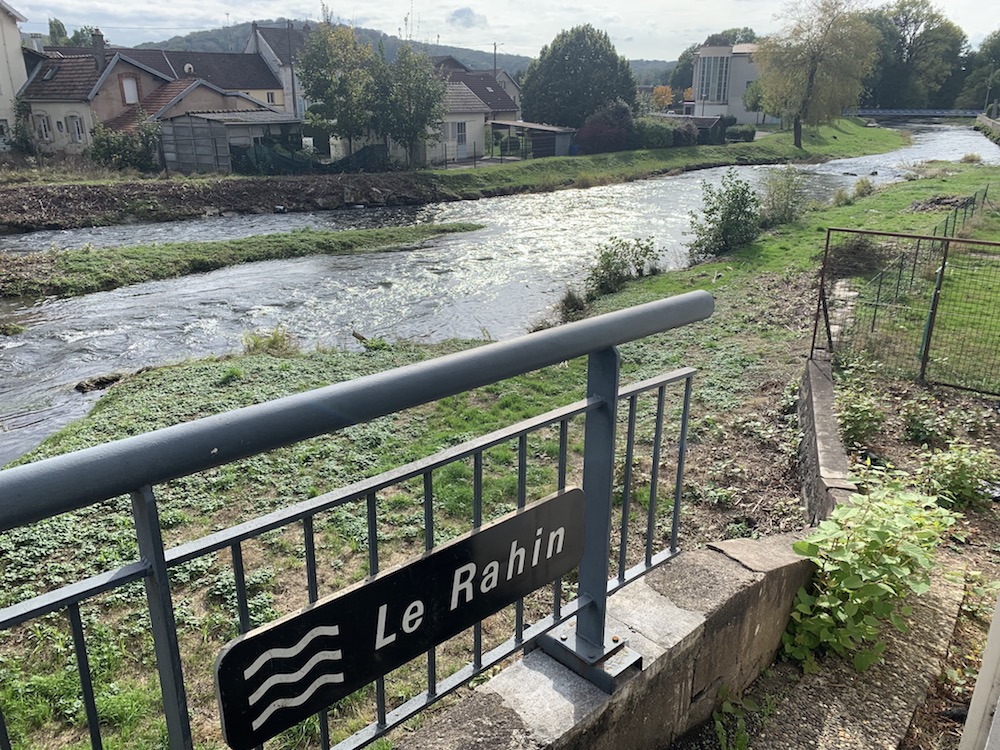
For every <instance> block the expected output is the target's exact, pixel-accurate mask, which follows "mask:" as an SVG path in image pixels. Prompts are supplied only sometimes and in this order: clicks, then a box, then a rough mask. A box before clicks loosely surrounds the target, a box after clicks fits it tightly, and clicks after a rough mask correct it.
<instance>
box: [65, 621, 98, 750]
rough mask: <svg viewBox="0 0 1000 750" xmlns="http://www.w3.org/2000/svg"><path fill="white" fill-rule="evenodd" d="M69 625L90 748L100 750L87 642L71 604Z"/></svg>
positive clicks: (81, 623) (81, 622) (81, 624)
mask: <svg viewBox="0 0 1000 750" xmlns="http://www.w3.org/2000/svg"><path fill="white" fill-rule="evenodd" d="M66 610H67V612H68V613H69V625H70V629H71V630H72V631H73V650H74V651H75V652H76V668H77V671H79V673H80V690H81V692H83V706H84V709H85V711H86V713H87V729H88V730H90V746H91V747H92V748H94V750H101V748H102V747H103V745H102V744H101V725H100V722H99V721H98V718H97V703H96V702H95V701H94V681H93V678H92V677H91V676H90V662H89V660H88V659H87V642H86V640H85V639H84V637H83V620H82V619H81V617H80V605H79V604H77V603H76V602H73V603H72V604H70V605H69V607H67V608H66Z"/></svg>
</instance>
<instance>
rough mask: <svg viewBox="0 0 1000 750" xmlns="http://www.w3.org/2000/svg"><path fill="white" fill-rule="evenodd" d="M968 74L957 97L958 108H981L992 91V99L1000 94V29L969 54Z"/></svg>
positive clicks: (956, 104) (956, 105)
mask: <svg viewBox="0 0 1000 750" xmlns="http://www.w3.org/2000/svg"><path fill="white" fill-rule="evenodd" d="M967 70H968V76H967V77H966V79H965V81H964V83H963V86H962V91H961V93H959V95H958V97H957V98H956V99H955V107H956V108H957V109H979V108H980V107H982V106H983V104H984V102H985V101H986V93H987V91H989V92H990V97H989V98H990V101H992V100H993V99H995V98H996V97H997V95H998V94H1000V72H998V71H1000V29H998V30H996V31H994V32H991V33H989V34H987V35H986V38H985V39H983V41H982V43H981V44H980V45H979V49H978V50H976V52H975V53H973V54H971V55H969V58H968V63H967Z"/></svg>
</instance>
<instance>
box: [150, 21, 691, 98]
mask: <svg viewBox="0 0 1000 750" xmlns="http://www.w3.org/2000/svg"><path fill="white" fill-rule="evenodd" d="M286 23H287V21H286V20H285V19H283V18H278V19H276V20H272V19H267V20H263V21H257V25H258V26H276V27H282V28H283V27H284V26H285V24H286ZM306 23H308V22H307V21H299V20H295V21H292V25H293V26H294V27H295V28H302V27H303V26H304V25H305V24H306ZM313 23H315V22H313ZM250 28H251V25H250V24H249V23H239V24H234V25H232V26H224V27H222V28H219V29H209V30H207V31H193V32H191V33H190V34H185V35H184V36H175V37H171V38H170V39H166V40H164V41H161V42H145V43H143V44H140V45H137V46H138V47H145V48H154V49H170V50H191V51H197V52H242V51H243V46H244V44H246V40H247V38H248V37H249V36H250ZM355 32H356V33H357V35H358V38H359V39H361V40H363V41H367V42H371V44H372V47H375V48H377V47H378V44H379V42H382V44H383V45H384V46H385V53H386V56H387V57H388V58H389V59H390V60H392V59H394V58H395V56H396V50H398V49H399V47H400V45H402V44H404V40H403V39H400V38H399V37H398V36H394V35H389V34H385V33H383V32H381V31H378V30H376V29H365V28H361V27H358V28H356V29H355ZM416 46H418V47H419V48H420V49H421V50H423V51H424V52H426V53H427V54H428V55H431V56H432V57H433V56H438V55H451V56H452V57H454V58H455V59H456V60H458V61H460V62H461V63H462V64H464V65H466V66H468V67H469V68H471V69H473V70H490V69H492V68H493V64H494V59H493V52H492V51H484V50H475V49H467V48H465V47H449V46H446V45H441V44H423V43H421V44H418V45H416ZM529 62H531V58H530V57H526V56H524V55H510V54H506V53H504V52H500V51H498V52H497V55H496V66H497V68H500V69H502V70H506V71H507V72H508V73H510V74H512V75H516V74H517V73H521V72H523V71H524V70H525V69H526V68H527V67H528V63H529ZM630 63H631V65H632V68H633V70H635V74H636V78H637V79H639V83H665V82H666V81H667V80H668V79H669V75H670V69H671V68H673V66H674V64H675V63H672V62H666V61H663V60H632V61H630Z"/></svg>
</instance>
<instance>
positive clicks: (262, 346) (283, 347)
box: [243, 326, 299, 357]
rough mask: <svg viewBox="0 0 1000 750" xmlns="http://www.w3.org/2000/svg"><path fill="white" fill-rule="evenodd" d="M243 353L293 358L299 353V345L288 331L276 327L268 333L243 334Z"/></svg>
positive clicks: (281, 327) (282, 327) (252, 332)
mask: <svg viewBox="0 0 1000 750" xmlns="http://www.w3.org/2000/svg"><path fill="white" fill-rule="evenodd" d="M243 351H244V352H245V353H247V354H269V355H271V356H272V357H293V356H295V355H296V354H298V353H299V345H298V342H296V341H295V339H294V338H293V337H292V335H291V334H290V333H289V332H288V329H286V328H285V327H284V326H278V327H277V328H274V329H273V330H270V331H251V332H247V333H245V334H243Z"/></svg>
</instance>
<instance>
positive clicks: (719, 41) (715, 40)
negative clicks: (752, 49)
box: [702, 26, 757, 47]
mask: <svg viewBox="0 0 1000 750" xmlns="http://www.w3.org/2000/svg"><path fill="white" fill-rule="evenodd" d="M756 41H757V34H756V33H755V32H754V30H753V29H751V28H750V27H749V26H743V27H742V28H733V29H726V30H725V31H720V32H718V33H717V34H709V35H708V38H707V39H705V44H704V45H702V46H704V47H732V46H733V45H734V44H747V43H749V42H756Z"/></svg>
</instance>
